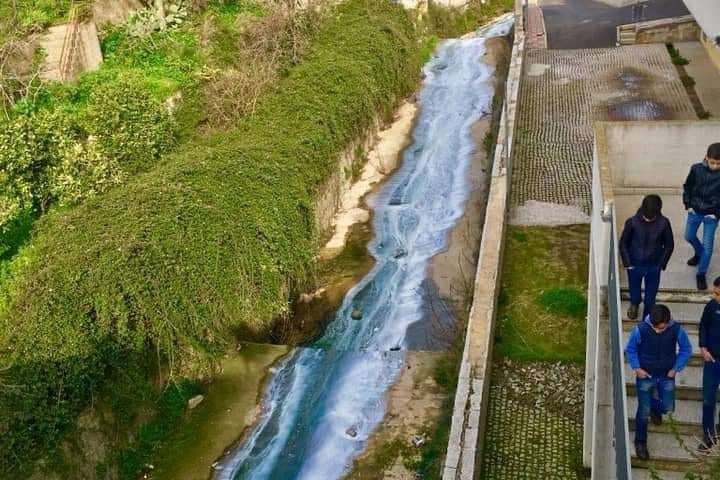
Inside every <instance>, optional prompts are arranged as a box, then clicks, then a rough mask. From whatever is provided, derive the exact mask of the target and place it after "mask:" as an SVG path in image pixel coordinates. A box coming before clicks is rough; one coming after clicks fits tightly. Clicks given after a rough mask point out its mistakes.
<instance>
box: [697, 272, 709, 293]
mask: <svg viewBox="0 0 720 480" xmlns="http://www.w3.org/2000/svg"><path fill="white" fill-rule="evenodd" d="M695 280H697V289H698V290H707V280H705V274H704V273H698V274H697V275H696V276H695Z"/></svg>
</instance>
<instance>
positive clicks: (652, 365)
mask: <svg viewBox="0 0 720 480" xmlns="http://www.w3.org/2000/svg"><path fill="white" fill-rule="evenodd" d="M691 354H692V345H691V344H690V340H689V339H688V336H687V333H685V330H684V329H683V328H682V326H681V325H680V324H679V323H676V322H675V321H674V320H673V319H672V316H671V314H670V309H668V308H667V307H666V306H665V305H655V306H653V307H652V309H651V310H650V314H649V315H648V316H647V317H645V318H644V319H643V321H641V322H640V323H639V324H638V325H637V326H636V327H635V328H634V329H633V331H632V333H631V334H630V338H629V339H628V341H627V345H626V346H625V355H627V359H628V361H629V362H630V367H631V368H632V369H633V370H634V371H635V375H636V391H637V400H638V406H637V413H636V414H635V454H636V455H637V457H638V458H639V459H641V460H648V459H649V458H650V453H649V452H648V448H647V430H648V419H652V422H653V423H654V424H655V425H660V424H662V416H663V414H667V413H671V412H673V411H674V410H675V376H676V375H677V374H678V373H679V372H681V371H682V369H683V368H685V365H686V364H687V362H688V360H689V359H690V355H691ZM653 393H655V395H653Z"/></svg>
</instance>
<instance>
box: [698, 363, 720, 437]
mask: <svg viewBox="0 0 720 480" xmlns="http://www.w3.org/2000/svg"><path fill="white" fill-rule="evenodd" d="M718 360H720V359H718ZM718 360H716V361H714V362H705V365H704V366H703V382H702V383H703V409H702V412H703V413H702V422H703V433H704V434H705V435H706V436H709V437H713V436H714V435H715V434H716V433H717V432H715V400H716V396H715V395H716V393H717V389H718V385H720V362H719V361H718Z"/></svg>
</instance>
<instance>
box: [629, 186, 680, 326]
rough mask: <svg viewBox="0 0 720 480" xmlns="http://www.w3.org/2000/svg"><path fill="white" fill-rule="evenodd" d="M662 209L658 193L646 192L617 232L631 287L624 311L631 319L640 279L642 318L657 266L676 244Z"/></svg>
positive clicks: (656, 283) (651, 296) (651, 302)
mask: <svg viewBox="0 0 720 480" xmlns="http://www.w3.org/2000/svg"><path fill="white" fill-rule="evenodd" d="M661 210H662V200H661V199H660V197H658V196H657V195H648V196H646V197H645V198H643V201H642V204H641V205H640V208H639V209H638V211H637V213H636V214H635V215H634V216H632V217H630V218H628V219H627V221H626V222H625V228H623V231H622V235H620V256H621V257H622V263H623V266H624V267H625V268H626V269H627V275H628V287H629V289H630V308H629V309H628V312H627V314H628V317H629V318H630V319H631V320H635V319H636V318H637V312H638V305H640V299H641V294H640V291H641V285H642V283H643V280H644V281H645V301H644V302H643V314H642V318H645V316H646V315H647V314H648V313H650V308H652V306H653V305H654V304H655V296H656V295H657V291H658V286H659V285H660V270H665V268H666V267H667V264H668V262H669V261H670V256H671V255H672V252H673V248H674V247H675V242H674V240H673V233H672V228H671V227H670V222H669V221H668V219H667V218H666V217H664V216H663V214H662V213H661Z"/></svg>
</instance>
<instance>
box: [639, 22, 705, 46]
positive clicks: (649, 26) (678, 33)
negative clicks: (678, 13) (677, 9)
mask: <svg viewBox="0 0 720 480" xmlns="http://www.w3.org/2000/svg"><path fill="white" fill-rule="evenodd" d="M636 32H637V38H636V41H635V43H672V42H687V41H691V40H697V39H698V38H700V27H699V26H698V24H697V22H696V21H695V20H694V19H693V18H692V17H675V18H670V19H663V20H657V21H653V22H642V23H639V24H637V28H636Z"/></svg>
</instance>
